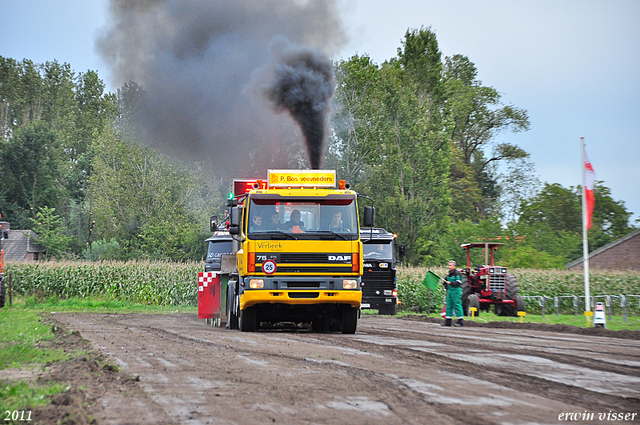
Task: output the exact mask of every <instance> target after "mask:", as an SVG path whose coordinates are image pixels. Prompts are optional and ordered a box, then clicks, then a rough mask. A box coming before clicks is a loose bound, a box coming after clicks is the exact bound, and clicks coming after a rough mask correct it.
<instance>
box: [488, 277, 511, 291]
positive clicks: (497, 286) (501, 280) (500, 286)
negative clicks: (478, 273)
mask: <svg viewBox="0 0 640 425" xmlns="http://www.w3.org/2000/svg"><path fill="white" fill-rule="evenodd" d="M506 278H507V276H506V275H504V274H491V275H489V289H491V290H492V291H504V285H505V280H506Z"/></svg>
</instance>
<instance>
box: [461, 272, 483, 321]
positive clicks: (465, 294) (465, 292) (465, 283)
mask: <svg viewBox="0 0 640 425" xmlns="http://www.w3.org/2000/svg"><path fill="white" fill-rule="evenodd" d="M460 288H461V289H462V296H461V297H460V299H461V301H462V311H463V313H464V314H465V315H467V316H471V314H467V313H468V312H469V292H470V290H469V277H468V276H467V275H464V274H463V275H462V284H461V285H460ZM478 311H480V309H478Z"/></svg>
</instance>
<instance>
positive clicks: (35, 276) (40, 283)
mask: <svg viewBox="0 0 640 425" xmlns="http://www.w3.org/2000/svg"><path fill="white" fill-rule="evenodd" d="M203 270H204V267H203V264H202V263H200V262H192V263H172V262H101V263H81V262H40V263H11V264H8V265H7V270H6V271H7V273H10V274H11V276H12V277H11V278H12V285H13V292H14V293H15V294H16V295H22V296H35V297H37V298H47V297H50V296H57V297H59V298H61V299H68V298H71V297H79V298H86V297H106V298H109V299H114V300H120V301H126V302H131V303H141V304H150V305H164V306H168V305H197V302H198V298H197V297H198V296H197V276H198V272H200V271H203ZM432 270H433V271H434V272H435V273H436V274H438V275H439V276H444V275H445V274H446V272H447V271H446V269H445V268H437V269H432ZM427 271H428V269H427V268H424V267H399V268H398V278H397V279H398V294H399V297H400V301H401V305H400V309H401V310H405V311H416V312H427V311H429V312H431V313H436V312H439V311H440V309H441V308H442V304H443V300H444V296H445V292H444V288H443V287H442V286H441V285H440V286H438V288H437V289H436V290H435V291H431V292H430V293H429V292H428V291H427V288H426V287H424V286H423V285H422V283H421V282H422V280H423V279H424V277H425V275H426V273H427ZM512 272H513V273H514V274H515V275H516V277H517V278H518V282H519V285H520V294H521V295H524V296H545V297H551V298H552V297H561V296H571V295H577V296H581V295H584V281H583V275H582V273H578V272H575V271H564V270H563V271H560V270H531V269H516V270H513V271H512ZM590 282H591V283H590V287H591V294H592V295H593V296H602V295H620V294H624V295H640V273H639V272H621V271H611V272H604V271H597V270H592V271H591V279H590ZM598 301H602V300H600V299H598ZM581 302H582V303H584V302H583V301H581ZM429 306H430V308H429ZM552 307H553V306H551V307H548V308H547V313H549V314H550V313H551V312H552V310H553V308H552ZM614 308H615V310H617V312H616V313H615V314H620V311H621V310H620V307H619V303H618V304H616V303H614ZM540 310H541V307H540V306H539V305H538V303H537V301H536V300H533V299H528V300H527V311H529V312H531V313H539V312H540ZM580 311H582V310H580ZM628 311H629V314H638V313H639V312H640V310H639V308H638V299H637V298H635V299H632V300H631V301H630V303H629V310H628ZM561 312H562V313H564V314H567V313H571V312H573V304H572V303H571V301H570V300H569V299H564V300H563V303H562V305H561Z"/></svg>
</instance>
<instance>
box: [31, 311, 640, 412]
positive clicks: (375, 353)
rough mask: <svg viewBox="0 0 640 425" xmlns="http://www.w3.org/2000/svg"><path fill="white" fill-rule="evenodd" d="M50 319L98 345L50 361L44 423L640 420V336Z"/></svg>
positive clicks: (413, 321)
mask: <svg viewBox="0 0 640 425" xmlns="http://www.w3.org/2000/svg"><path fill="white" fill-rule="evenodd" d="M51 317H53V320H55V321H56V322H57V323H58V324H59V326H61V327H62V329H65V328H66V329H67V330H68V331H66V332H64V333H63V334H64V335H66V338H67V339H69V344H71V345H73V344H76V345H78V346H82V344H86V346H85V347H86V348H87V352H88V353H89V354H88V355H87V356H83V357H82V358H80V359H76V360H74V361H73V362H67V363H65V364H61V365H57V366H55V367H54V368H53V369H52V370H51V373H52V374H53V375H54V377H55V378H56V379H60V380H65V379H66V380H67V381H69V382H70V383H71V390H70V391H68V392H67V393H64V394H63V395H60V396H58V397H57V399H55V400H54V404H52V405H51V406H49V407H47V408H46V409H43V410H41V411H35V412H34V419H35V423H55V422H56V421H58V420H61V421H62V422H63V423H64V422H65V421H66V423H99V424H165V423H166V424H168V423H176V424H263V423H284V424H307V423H309V424H311V423H314V424H315V423H321V424H327V423H328V424H345V423H348V424H369V423H370V424H379V423H384V424H437V425H447V424H505V425H506V424H552V423H564V422H565V420H564V419H566V418H567V417H566V416H560V415H562V414H568V413H574V414H575V413H579V414H580V415H585V414H586V415H591V414H593V417H591V416H588V417H585V416H581V418H583V417H585V418H588V420H586V421H580V422H578V423H612V422H614V421H611V420H610V419H611V417H612V416H611V414H612V413H616V414H620V413H622V414H627V416H626V419H629V420H628V421H625V420H624V419H625V417H624V416H622V419H623V420H622V422H623V423H640V418H639V417H638V416H639V414H640V338H639V337H638V332H635V333H626V334H625V333H619V332H613V331H605V332H592V330H588V332H584V331H582V330H579V329H578V328H573V329H571V327H566V328H570V329H566V328H555V329H554V328H553V327H546V328H545V327H544V326H543V327H538V328H536V327H534V328H531V326H519V324H511V325H507V326H510V327H511V328H507V329H502V328H492V327H489V326H467V327H463V328H444V327H441V326H440V325H439V323H432V322H431V321H432V320H431V319H423V318H421V317H406V318H398V317H383V316H365V317H363V318H362V319H361V320H360V321H359V323H358V332H357V333H356V334H355V335H342V334H339V333H312V332H310V331H308V330H276V331H258V332H253V333H241V332H239V331H229V330H226V329H223V328H222V329H221V328H215V327H212V326H209V325H206V324H205V322H204V321H203V320H199V319H197V317H196V315H195V314H175V315H145V314H78V313H74V314H67V313H64V314H62V313H59V314H54V315H52V316H51ZM438 322H439V321H438ZM70 331H76V333H70ZM78 332H79V333H78ZM581 333H583V334H581ZM58 340H60V338H58ZM87 341H88V343H87ZM89 343H90V345H91V347H92V349H89V348H88V347H89ZM92 350H93V351H92ZM114 366H117V368H116V367H114ZM42 379H51V378H50V377H49V378H42ZM634 413H635V414H636V415H634V416H632V415H633V414H634ZM599 414H604V415H605V416H602V417H601V418H602V420H600V417H599ZM606 414H609V416H608V418H609V420H607V416H606ZM616 418H617V415H616ZM571 422H574V423H575V422H576V421H571ZM615 422H620V421H615Z"/></svg>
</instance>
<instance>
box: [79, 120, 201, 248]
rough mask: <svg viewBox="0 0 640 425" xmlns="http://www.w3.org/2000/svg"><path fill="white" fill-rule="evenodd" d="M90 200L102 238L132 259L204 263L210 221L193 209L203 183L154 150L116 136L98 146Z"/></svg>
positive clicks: (107, 137) (107, 135)
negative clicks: (194, 214) (198, 217)
mask: <svg viewBox="0 0 640 425" xmlns="http://www.w3.org/2000/svg"><path fill="white" fill-rule="evenodd" d="M93 150H94V152H96V154H95V157H94V160H93V170H94V172H93V174H92V175H91V177H90V180H89V181H90V186H89V187H90V190H89V199H90V202H91V213H92V217H94V219H95V221H96V229H95V235H96V238H97V239H101V238H104V239H107V240H109V239H111V238H115V240H116V241H117V242H118V243H119V244H120V246H121V247H122V249H123V250H125V251H127V252H126V253H125V254H124V256H125V258H126V257H127V256H128V257H130V258H137V257H145V258H152V259H161V258H162V259H174V260H184V259H187V258H190V259H199V258H201V256H202V255H203V250H204V247H205V245H204V242H203V241H204V239H205V234H204V229H205V227H206V226H205V225H206V223H207V222H208V221H206V220H202V221H199V220H195V219H194V217H192V215H191V214H190V212H189V210H188V208H187V206H188V204H189V203H190V199H191V196H192V194H193V193H194V191H195V188H196V186H197V185H198V184H199V183H200V182H199V181H198V180H197V179H196V178H195V176H194V175H193V174H192V173H189V172H187V171H186V170H183V169H181V168H179V167H177V166H174V165H171V164H170V163H169V162H168V161H167V160H166V159H165V158H164V157H163V156H162V155H160V154H159V153H157V152H155V151H153V150H152V149H150V148H143V147H139V146H136V145H132V144H127V143H125V142H123V141H122V140H120V139H119V138H118V137H117V135H116V134H115V133H114V132H110V133H103V135H102V136H101V137H100V138H99V139H98V140H97V141H96V142H95V144H94V147H93Z"/></svg>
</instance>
